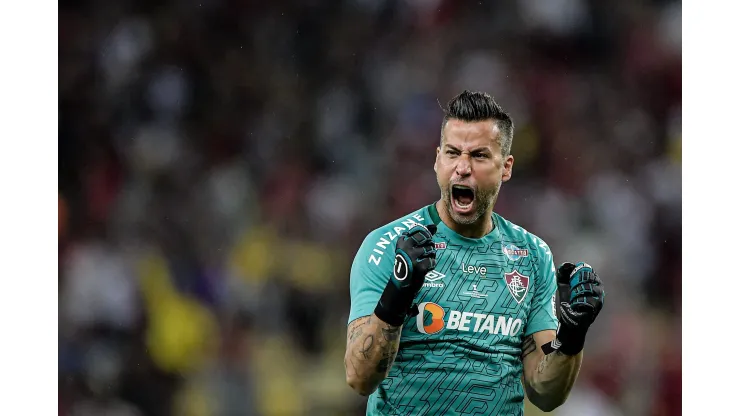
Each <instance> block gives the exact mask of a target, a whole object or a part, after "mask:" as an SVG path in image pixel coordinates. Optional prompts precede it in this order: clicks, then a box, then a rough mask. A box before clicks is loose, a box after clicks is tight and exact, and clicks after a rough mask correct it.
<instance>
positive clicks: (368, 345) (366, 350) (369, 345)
mask: <svg viewBox="0 0 740 416" xmlns="http://www.w3.org/2000/svg"><path fill="white" fill-rule="evenodd" d="M374 343H375V336H374V335H373V334H370V335H368V336H367V337H366V338H365V341H363V343H362V349H360V354H362V356H363V357H365V359H366V360H369V359H370V351H371V350H372V349H373V344H374Z"/></svg>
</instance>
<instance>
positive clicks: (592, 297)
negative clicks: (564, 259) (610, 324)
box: [542, 263, 604, 355]
mask: <svg viewBox="0 0 740 416" xmlns="http://www.w3.org/2000/svg"><path fill="white" fill-rule="evenodd" d="M557 281H558V290H557V292H556V296H555V297H556V302H555V310H556V314H557V318H558V322H559V325H558V334H557V337H556V338H555V340H553V341H552V342H551V343H549V344H545V345H543V346H542V350H543V351H544V352H545V354H549V353H551V352H553V351H555V350H558V351H560V352H562V353H563V354H566V355H576V354H578V353H579V352H581V350H583V345H584V344H585V342H586V333H587V332H588V328H589V327H590V326H591V324H592V323H593V322H594V321H595V320H596V317H597V316H598V315H599V312H601V308H602V307H603V306H604V288H603V285H602V283H601V279H600V278H599V276H598V275H597V274H596V272H594V270H593V268H592V267H591V266H589V265H588V264H586V263H578V264H573V263H563V264H562V265H561V266H560V267H558V271H557Z"/></svg>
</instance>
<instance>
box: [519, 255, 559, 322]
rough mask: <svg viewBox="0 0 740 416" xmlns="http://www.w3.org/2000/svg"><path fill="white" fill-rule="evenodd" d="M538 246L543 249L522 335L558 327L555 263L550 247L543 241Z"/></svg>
mask: <svg viewBox="0 0 740 416" xmlns="http://www.w3.org/2000/svg"><path fill="white" fill-rule="evenodd" d="M540 247H542V248H543V250H541V251H540V262H539V273H538V276H537V281H536V282H535V285H536V286H535V292H534V298H533V299H532V308H531V309H530V311H529V318H528V319H527V328H526V330H525V331H524V336H529V335H532V334H534V333H535V332H540V331H544V330H547V329H552V330H557V328H558V319H557V316H556V315H555V291H556V290H557V280H556V277H555V264H554V263H553V260H552V254H551V253H550V249H549V248H547V246H546V245H545V244H544V243H543V244H542V245H540Z"/></svg>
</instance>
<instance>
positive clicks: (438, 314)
mask: <svg viewBox="0 0 740 416" xmlns="http://www.w3.org/2000/svg"><path fill="white" fill-rule="evenodd" d="M425 311H426V312H429V313H430V314H432V323H430V324H429V325H424V312H425ZM444 318H445V310H444V309H442V307H441V306H439V305H437V304H436V303H434V302H423V303H420V304H419V314H418V315H416V327H417V328H418V329H419V332H423V333H425V334H430V335H431V334H436V333H437V332H439V331H441V330H443V329H444V327H445V320H444Z"/></svg>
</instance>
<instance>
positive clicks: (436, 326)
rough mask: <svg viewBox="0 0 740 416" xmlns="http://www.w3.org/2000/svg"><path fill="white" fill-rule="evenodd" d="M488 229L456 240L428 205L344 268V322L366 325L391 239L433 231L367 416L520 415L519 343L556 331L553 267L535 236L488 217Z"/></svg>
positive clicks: (374, 235) (386, 269)
mask: <svg viewBox="0 0 740 416" xmlns="http://www.w3.org/2000/svg"><path fill="white" fill-rule="evenodd" d="M493 220H494V225H495V226H494V229H493V231H492V232H490V233H489V234H488V235H486V236H484V237H483V238H479V239H471V238H466V237H463V236H461V235H459V234H457V233H455V232H454V231H452V230H451V229H450V228H449V227H447V226H446V225H445V224H444V223H443V222H441V221H440V219H439V214H438V213H437V210H436V208H435V206H434V204H432V205H429V206H426V207H424V208H422V209H420V210H418V211H416V212H413V213H411V214H409V215H406V216H404V217H402V218H400V219H398V220H396V221H393V222H391V223H390V224H387V225H385V226H383V227H381V228H379V229H376V230H374V231H373V232H371V233H370V234H368V236H367V238H365V241H364V242H363V243H362V246H361V247H360V249H359V250H358V252H357V255H356V257H355V259H354V262H353V264H352V271H351V275H350V295H351V309H350V316H349V322H352V321H353V320H355V319H357V318H360V317H363V316H367V315H371V314H372V313H373V311H374V309H375V305H376V304H377V303H378V299H380V295H381V293H382V292H383V289H384V288H385V285H386V283H387V282H388V279H389V277H390V276H391V273H392V270H393V259H394V250H395V244H396V238H398V236H399V235H400V234H402V233H403V232H404V231H406V230H408V229H410V228H412V227H413V226H414V225H415V224H416V223H421V224H425V225H427V224H432V223H435V224H438V229H437V233H436V234H435V236H434V242H435V246H436V247H437V266H436V268H435V270H433V271H431V272H429V273H428V274H427V275H426V279H425V281H424V286H423V287H422V289H421V291H420V292H419V294H418V295H417V297H416V300H415V302H416V303H418V304H419V314H418V315H417V316H416V317H409V318H407V319H406V321H405V323H404V325H403V331H402V334H401V343H400V347H399V351H398V356H397V357H396V361H395V363H394V364H393V367H392V368H391V371H390V374H389V375H388V377H387V378H386V379H385V380H384V381H383V382H382V383H381V385H380V386H379V387H378V389H377V390H376V391H375V392H374V393H373V394H372V395H370V397H369V398H368V403H367V414H368V415H434V416H436V415H523V414H524V390H523V387H522V384H521V375H522V361H521V358H520V356H521V351H522V342H523V340H524V337H526V336H528V335H531V334H533V333H535V332H538V331H542V330H547V329H552V330H554V329H556V328H557V319H556V317H555V311H554V306H555V305H554V303H555V290H556V281H555V265H554V264H553V260H552V255H551V253H550V250H549V248H548V246H547V245H546V244H545V243H544V242H543V241H542V240H540V239H539V238H538V237H536V236H535V235H533V234H531V233H529V232H527V231H526V230H524V229H523V228H521V227H519V226H517V225H515V224H513V223H511V222H509V221H507V220H505V219H504V218H503V217H501V216H499V215H498V214H495V213H494V214H493Z"/></svg>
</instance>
